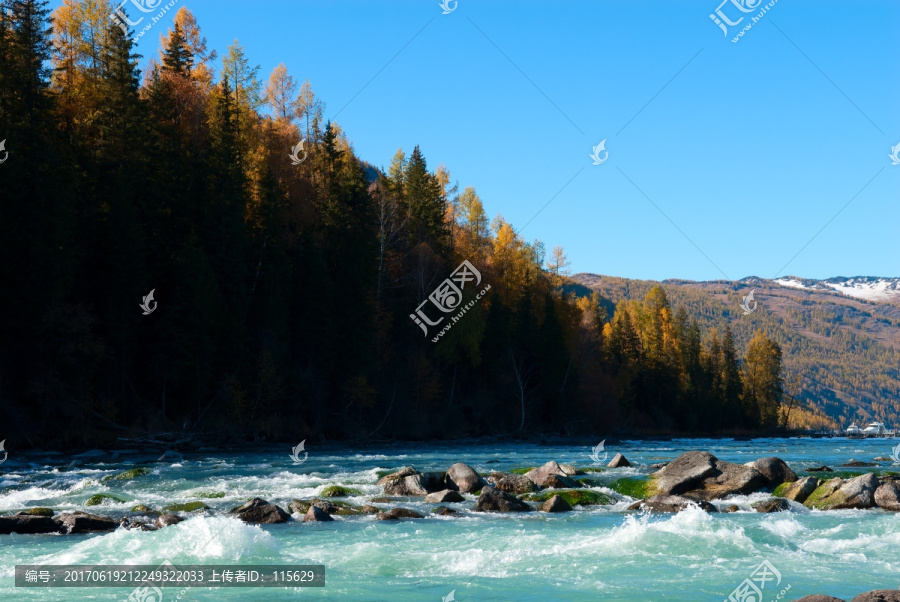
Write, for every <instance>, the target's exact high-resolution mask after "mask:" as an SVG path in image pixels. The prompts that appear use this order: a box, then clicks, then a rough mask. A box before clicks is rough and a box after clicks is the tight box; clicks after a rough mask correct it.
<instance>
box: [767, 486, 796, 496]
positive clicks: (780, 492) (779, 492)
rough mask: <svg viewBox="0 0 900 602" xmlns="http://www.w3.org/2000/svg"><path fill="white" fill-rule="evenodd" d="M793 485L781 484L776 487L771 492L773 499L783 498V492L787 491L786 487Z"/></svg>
mask: <svg viewBox="0 0 900 602" xmlns="http://www.w3.org/2000/svg"><path fill="white" fill-rule="evenodd" d="M791 485H793V483H782V484H781V485H779V486H778V487H776V488H775V491H773V492H772V495H774V496H775V497H784V492H785V491H787V490H788V487H790V486H791Z"/></svg>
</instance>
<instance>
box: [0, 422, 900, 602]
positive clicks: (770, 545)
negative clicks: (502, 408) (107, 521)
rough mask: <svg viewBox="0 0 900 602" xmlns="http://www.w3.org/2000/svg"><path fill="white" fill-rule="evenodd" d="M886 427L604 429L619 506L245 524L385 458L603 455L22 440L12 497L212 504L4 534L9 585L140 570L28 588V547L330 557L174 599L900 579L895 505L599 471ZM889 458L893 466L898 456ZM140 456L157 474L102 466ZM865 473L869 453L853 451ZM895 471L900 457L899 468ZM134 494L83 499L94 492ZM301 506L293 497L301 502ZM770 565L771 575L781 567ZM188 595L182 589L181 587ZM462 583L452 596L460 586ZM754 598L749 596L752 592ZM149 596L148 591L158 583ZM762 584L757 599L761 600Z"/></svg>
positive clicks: (696, 589) (69, 555) (21, 596)
mask: <svg viewBox="0 0 900 602" xmlns="http://www.w3.org/2000/svg"><path fill="white" fill-rule="evenodd" d="M896 443H897V442H896V441H892V440H874V439H870V440H847V439H805V438H804V439H754V440H752V441H734V440H730V439H724V440H723V439H675V440H671V441H637V440H634V441H621V442H616V443H609V442H607V445H606V451H607V453H608V454H609V457H612V455H613V454H614V453H616V452H621V453H623V454H624V455H625V456H626V457H627V458H628V459H629V461H631V462H632V464H633V465H634V466H632V467H629V468H615V469H604V472H603V473H601V475H600V480H599V484H598V485H597V486H596V487H594V489H595V490H597V491H602V492H604V493H607V494H610V495H616V496H617V499H618V501H617V503H616V504H614V505H612V506H590V507H586V508H576V510H575V511H574V512H569V513H564V514H547V513H543V512H532V513H510V514H488V513H475V512H474V511H472V510H473V507H474V501H475V496H473V495H471V494H465V495H464V497H465V498H466V502H464V503H460V504H453V506H455V507H457V509H459V510H460V515H459V516H436V515H433V514H431V509H432V508H433V507H434V504H425V503H424V502H423V501H422V498H409V501H406V500H403V501H393V502H391V503H390V504H378V503H377V502H375V504H376V505H381V506H383V507H395V506H402V507H406V508H411V509H414V510H417V511H418V512H420V513H422V514H423V515H425V516H426V518H425V519H423V520H405V521H390V522H385V521H381V522H377V521H375V520H374V518H373V517H372V516H369V515H364V516H335V517H334V518H335V522H328V523H302V522H299V520H296V521H294V522H289V523H285V524H276V525H263V526H259V525H248V524H244V523H242V522H240V521H239V520H237V519H234V518H230V517H228V516H225V515H224V514H223V513H226V512H227V511H228V510H230V509H231V508H234V507H235V506H239V505H241V504H242V503H244V502H245V501H247V500H248V499H249V498H252V497H261V498H263V499H265V500H268V501H269V502H273V503H277V504H279V505H280V506H282V507H283V508H287V505H288V503H289V502H290V501H291V500H293V499H307V500H308V499H312V498H313V497H316V496H317V494H319V493H320V492H321V491H322V489H324V487H326V486H329V485H342V486H345V487H352V488H355V489H357V490H359V491H360V492H362V495H353V496H350V497H349V498H342V499H345V500H346V501H347V502H349V503H352V504H356V505H361V504H365V503H372V502H371V500H372V498H375V497H378V496H380V495H381V490H380V487H378V486H376V485H375V482H376V481H377V480H378V476H379V474H384V472H385V471H393V470H395V469H398V468H400V467H403V466H413V467H415V468H416V469H417V470H420V471H444V470H446V469H447V468H448V467H449V466H450V465H451V464H453V463H455V462H465V463H467V464H469V465H471V466H472V467H474V468H475V469H476V470H477V471H478V472H480V473H484V474H487V473H490V472H492V471H509V470H511V469H513V468H519V467H528V466H538V465H541V464H543V463H544V462H547V461H549V460H557V461H558V462H561V463H562V462H565V463H569V464H573V465H575V466H578V467H591V466H594V465H595V464H594V463H593V461H592V459H591V456H590V454H591V448H592V446H591V445H588V444H586V443H585V444H578V445H575V444H556V443H554V444H544V445H539V444H507V443H504V444H488V445H484V444H480V445H479V444H468V443H467V444H458V443H457V444H428V445H424V444H423V445H390V446H389V445H383V446H366V447H365V448H354V449H346V448H340V447H336V446H317V445H315V444H310V443H307V445H306V451H307V452H308V454H309V455H308V457H307V459H306V461H305V462H303V463H302V464H299V465H297V464H294V462H293V460H292V459H291V457H290V452H291V448H290V446H288V445H285V446H280V447H277V448H276V447H272V448H266V449H260V448H253V449H252V450H251V451H247V452H239V451H237V450H233V449H232V450H227V451H226V450H221V449H207V450H201V451H197V452H192V453H184V454H183V456H180V457H178V456H176V457H175V458H174V459H173V458H172V457H171V456H167V457H166V458H164V459H163V460H161V461H159V455H160V454H159V452H158V451H157V452H152V451H151V450H143V451H142V450H140V449H121V450H115V451H108V452H99V451H94V452H89V453H87V454H79V455H70V454H64V453H58V452H46V451H44V452H27V453H15V452H13V453H10V457H9V460H8V461H7V462H6V463H4V464H3V465H0V513H12V512H15V511H19V510H24V509H27V508H32V507H50V508H53V509H54V510H55V511H57V512H58V511H60V510H83V511H86V512H93V513H98V514H108V515H111V516H117V515H122V514H125V513H127V512H129V511H130V510H131V508H132V507H133V506H135V505H138V504H143V505H145V506H147V507H150V508H161V507H162V506H164V505H167V504H172V503H178V502H192V501H197V500H201V501H203V502H205V503H206V504H207V505H208V506H209V507H210V508H211V509H212V510H213V511H205V512H198V513H195V514H185V515H184V516H185V517H187V519H186V520H185V521H183V522H181V523H179V524H176V525H172V526H169V527H165V528H163V529H160V530H158V531H140V530H126V529H124V528H119V529H118V530H116V531H114V532H110V533H101V534H92V535H17V534H14V535H5V536H0V599H2V600H73V599H77V600H127V599H128V597H129V595H131V594H132V590H133V589H134V588H128V587H124V588H74V589H73V588H66V589H62V588H56V589H42V588H40V589H39V588H21V587H19V588H17V587H15V585H14V567H15V565H17V564H18V565H22V564H109V565H113V564H153V565H158V564H162V563H163V562H165V561H169V562H171V563H173V564H174V565H179V564H234V565H238V564H239V565H245V566H250V565H261V564H269V565H271V564H284V565H324V566H325V567H326V577H325V587H321V588H297V589H292V588H288V589H274V588H266V589H258V588H257V589H253V588H210V587H191V588H188V589H186V590H182V589H181V588H165V589H163V598H162V600H157V599H154V600H153V602H163V601H167V600H175V599H176V598H177V599H180V600H295V599H325V600H338V599H340V600H365V601H374V600H392V601H394V600H431V601H435V602H437V601H440V600H458V601H460V602H465V601H466V600H611V601H623V602H625V601H642V602H644V601H647V600H692V601H693V600H697V601H706V600H709V601H713V600H715V601H717V602H720V601H722V600H728V598H729V595H730V594H731V593H732V592H733V591H734V590H735V588H737V587H738V586H740V585H741V583H742V582H744V580H746V579H748V578H749V577H750V576H751V574H752V573H753V572H754V571H755V570H757V569H758V567H760V566H761V564H762V563H764V562H768V563H770V566H772V567H773V568H774V569H776V570H777V573H778V576H779V579H778V581H777V582H776V581H774V580H773V581H771V582H768V583H766V584H765V591H764V596H763V600H764V601H768V600H770V599H772V600H774V599H776V596H777V595H779V593H781V592H783V591H785V589H786V588H787V590H786V591H787V593H786V595H784V597H783V598H781V599H785V600H793V599H796V598H800V597H802V596H804V595H809V594H815V593H825V594H829V595H832V596H838V597H842V598H846V599H850V598H852V597H853V596H855V595H857V594H859V593H861V592H863V591H867V590H871V589H879V588H880V589H894V588H897V587H898V586H900V555H898V554H897V550H898V549H900V513H890V512H887V511H884V510H880V509H872V510H839V511H827V512H820V511H811V510H808V509H806V508H804V507H803V506H800V505H797V504H792V509H791V511H790V512H782V513H776V514H760V513H756V512H754V511H753V510H752V508H751V507H750V504H751V503H753V502H754V501H757V500H761V499H765V498H766V497H767V495H766V494H764V493H757V494H752V495H748V496H738V497H734V498H731V499H728V500H719V501H716V502H715V504H716V506H718V507H719V508H720V509H725V508H726V507H727V506H730V505H737V506H738V508H739V510H738V511H737V512H730V513H726V512H721V513H713V514H708V513H706V512H703V511H701V510H699V509H688V510H686V511H683V512H680V513H678V514H676V515H656V514H653V515H649V514H646V513H637V512H633V511H627V510H626V509H627V506H628V505H629V504H630V503H631V502H632V501H634V500H632V499H631V498H628V497H627V496H622V495H618V494H615V493H614V492H613V491H612V490H610V489H609V488H607V487H605V486H604V484H608V483H611V482H612V481H614V480H616V479H618V478H621V477H625V476H637V475H646V474H649V473H650V472H652V471H653V469H651V468H650V467H649V466H650V465H651V464H654V463H659V462H667V461H670V460H673V459H675V458H676V457H677V456H679V455H680V454H681V453H683V452H685V451H690V450H703V451H709V452H710V453H712V454H714V455H715V456H717V457H718V458H719V459H721V460H725V461H729V462H736V463H745V462H749V461H752V460H754V459H757V458H762V457H767V456H777V457H779V458H781V459H783V460H784V461H786V462H787V463H788V464H789V465H790V466H791V467H792V468H793V469H794V470H802V469H803V468H805V467H806V468H808V467H811V466H818V465H822V464H826V465H828V466H830V467H832V468H835V469H836V470H839V468H838V467H839V466H840V465H841V464H844V463H846V462H847V461H849V460H850V459H851V458H852V459H857V460H865V461H873V459H874V458H876V457H885V456H889V455H890V454H891V451H892V447H893V445H894V444H896ZM889 465H890V463H889V462H881V463H880V469H881V470H890V468H889ZM136 466H144V467H147V468H148V469H149V471H150V472H149V474H147V475H145V476H141V477H138V478H135V479H133V480H130V481H122V482H117V481H106V482H104V481H103V480H102V478H103V477H104V476H109V475H113V474H116V473H119V472H121V471H123V470H127V469H129V468H132V467H136ZM855 470H857V471H858V472H859V473H860V474H862V472H864V471H866V470H874V469H864V468H860V469H855ZM895 470H898V471H900V468H895ZM97 493H106V494H112V495H115V496H118V497H119V498H121V499H123V500H125V501H123V502H114V503H112V504H108V505H103V506H86V505H85V502H86V501H87V500H88V498H90V497H91V496H92V495H94V494H97ZM294 518H295V519H299V518H300V516H299V515H295V517H294ZM773 579H774V578H773ZM179 596H180V597H179ZM448 596H450V597H448ZM747 599H748V600H749V598H747ZM147 602H149V599H147ZM756 602H759V601H758V600H757V601H756Z"/></svg>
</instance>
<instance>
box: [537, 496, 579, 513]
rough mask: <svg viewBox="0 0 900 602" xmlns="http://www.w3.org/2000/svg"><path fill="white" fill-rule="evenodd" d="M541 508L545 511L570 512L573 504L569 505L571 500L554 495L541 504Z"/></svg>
mask: <svg viewBox="0 0 900 602" xmlns="http://www.w3.org/2000/svg"><path fill="white" fill-rule="evenodd" d="M541 510H543V511H544V512H570V511H571V510H572V506H570V505H569V502H567V501H566V500H564V499H562V498H561V497H559V496H558V495H554V496H553V497H552V498H550V499H549V500H547V501H546V502H544V504H543V505H542V506H541Z"/></svg>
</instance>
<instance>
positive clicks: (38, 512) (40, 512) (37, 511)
mask: <svg viewBox="0 0 900 602" xmlns="http://www.w3.org/2000/svg"><path fill="white" fill-rule="evenodd" d="M19 514H25V515H28V516H53V510H51V509H50V508H28V509H27V510H22V512H20V513H19Z"/></svg>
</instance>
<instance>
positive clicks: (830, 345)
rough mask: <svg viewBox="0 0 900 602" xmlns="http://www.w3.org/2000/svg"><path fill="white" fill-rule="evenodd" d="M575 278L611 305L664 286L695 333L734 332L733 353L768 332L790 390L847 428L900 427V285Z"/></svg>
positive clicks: (866, 281)
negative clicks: (862, 424) (854, 424)
mask: <svg viewBox="0 0 900 602" xmlns="http://www.w3.org/2000/svg"><path fill="white" fill-rule="evenodd" d="M573 280H574V281H575V282H577V283H578V284H579V285H582V286H584V287H587V288H589V289H591V290H596V291H598V292H599V293H600V294H601V295H602V296H603V297H605V298H606V299H608V300H609V301H610V302H611V303H613V304H614V303H616V302H618V301H620V300H623V299H625V300H629V299H642V298H643V297H644V295H645V294H646V293H647V292H648V291H649V290H650V289H651V288H652V287H653V286H656V285H659V284H661V285H662V287H663V288H664V289H665V291H666V294H667V295H668V297H669V300H670V301H671V303H672V305H673V306H674V307H678V306H683V307H684V308H685V309H686V310H687V313H688V314H689V315H690V316H691V317H692V318H693V319H696V320H697V321H698V322H699V323H700V326H701V328H703V329H707V328H711V327H715V328H718V329H720V330H721V329H722V328H724V327H725V326H726V325H728V326H730V327H731V329H732V330H733V331H734V338H735V342H736V345H737V348H738V351H739V352H743V351H744V350H745V349H746V346H747V344H748V343H749V341H750V339H751V338H752V336H753V333H754V332H755V331H756V330H763V331H764V332H766V334H767V335H768V336H770V337H772V338H773V339H774V340H775V341H777V342H778V343H779V344H780V345H781V347H782V349H783V351H784V365H785V384H786V391H787V392H789V393H791V394H793V395H794V396H796V397H797V398H798V399H800V400H804V401H806V402H808V403H809V404H811V406H812V407H815V408H819V409H821V410H822V411H824V412H825V413H826V414H827V415H828V416H831V417H832V418H834V419H835V420H836V421H837V422H838V423H839V424H841V425H842V426H843V427H846V426H847V425H848V424H849V423H850V421H852V420H856V421H869V420H870V419H878V420H883V421H885V422H886V423H888V425H889V426H891V427H895V426H898V425H900V290H898V289H900V286H898V285H900V279H891V278H859V277H857V278H831V279H828V280H823V281H816V280H808V279H802V278H797V277H793V276H790V277H786V278H781V279H779V280H777V281H773V280H767V279H762V278H755V277H751V278H745V279H743V280H740V281H736V282H727V281H714V282H692V281H686V280H666V281H664V282H662V283H658V282H653V281H647V280H629V279H625V278H615V277H610V276H598V275H595V274H577V275H575V276H574V277H573ZM751 290H753V291H754V301H755V302H756V304H757V309H756V310H755V311H753V312H752V313H750V314H745V313H744V311H743V310H742V309H741V305H740V304H741V302H742V300H743V297H744V296H745V295H747V294H748V293H750V291H751ZM861 297H862V298H861ZM864 297H868V298H864ZM749 307H751V308H752V307H753V303H752V302H751V303H750V305H749Z"/></svg>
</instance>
